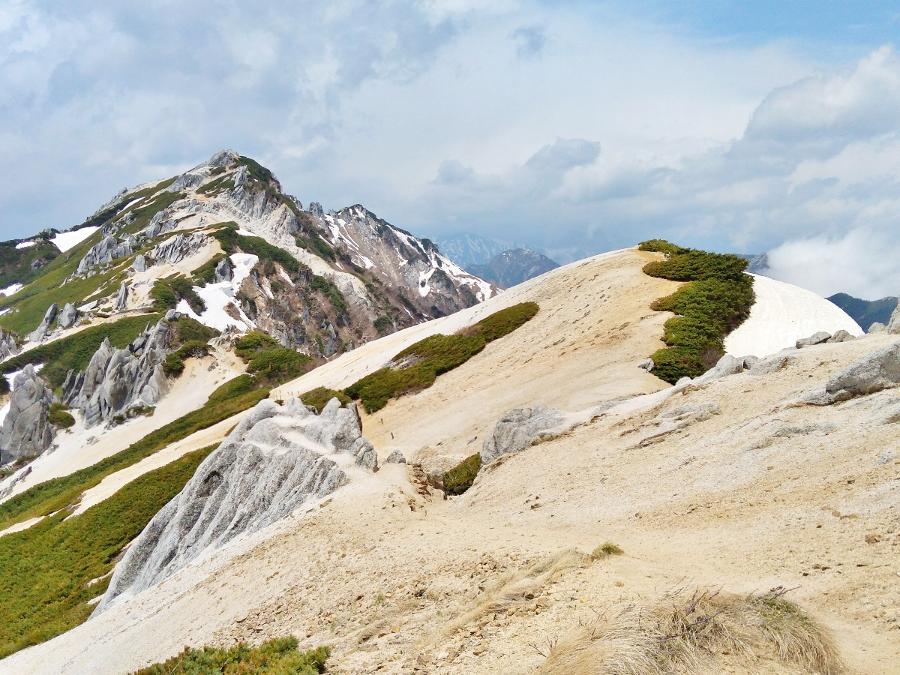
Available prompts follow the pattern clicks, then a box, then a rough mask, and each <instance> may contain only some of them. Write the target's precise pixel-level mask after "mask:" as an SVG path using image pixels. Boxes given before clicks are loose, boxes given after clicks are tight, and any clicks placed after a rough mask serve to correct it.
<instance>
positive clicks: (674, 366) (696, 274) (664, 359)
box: [639, 239, 754, 384]
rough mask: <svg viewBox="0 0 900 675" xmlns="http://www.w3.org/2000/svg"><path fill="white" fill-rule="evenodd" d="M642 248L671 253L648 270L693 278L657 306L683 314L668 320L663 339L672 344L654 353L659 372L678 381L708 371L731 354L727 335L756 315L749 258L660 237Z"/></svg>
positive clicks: (655, 369)
mask: <svg viewBox="0 0 900 675" xmlns="http://www.w3.org/2000/svg"><path fill="white" fill-rule="evenodd" d="M639 248H640V250H642V251H656V252H661V253H664V254H665V255H666V258H665V260H654V261H653V262H649V263H647V264H646V265H644V272H645V273H646V274H649V275H650V276H652V277H659V278H662V279H671V280H672V281H684V282H687V283H685V284H684V285H683V286H682V287H681V288H679V289H678V290H677V291H675V292H674V293H672V295H668V296H666V297H664V298H660V299H658V300H656V301H654V302H653V304H652V305H651V309H654V310H656V311H666V312H674V313H675V314H677V315H678V316H674V317H672V318H671V319H669V320H668V321H666V323H665V327H664V332H663V342H665V343H666V344H667V345H668V347H666V348H665V349H660V350H658V351H657V352H655V353H654V354H653V355H652V356H651V358H652V359H653V364H654V366H653V374H654V375H656V376H657V377H659V378H661V379H663V380H665V381H666V382H671V383H673V384H674V383H675V382H677V381H678V380H679V379H680V378H682V377H685V376H687V377H697V376H698V375H702V374H703V373H705V372H706V371H707V370H709V369H710V368H712V367H713V366H714V365H715V364H716V362H717V361H718V360H719V359H720V358H721V357H722V355H723V354H724V353H725V343H724V341H725V336H726V335H728V334H729V333H730V332H731V331H733V330H734V329H735V328H737V327H738V326H739V325H740V324H741V323H742V322H743V321H744V320H745V319H746V318H747V317H748V316H750V308H751V307H752V306H753V300H754V295H753V277H751V276H750V275H748V274H745V273H744V269H745V268H746V267H747V261H746V260H744V259H743V258H740V257H738V256H736V255H729V254H721V253H708V252H706V251H698V250H696V249H688V248H681V247H680V246H676V245H675V244H671V243H669V242H667V241H662V240H659V239H654V240H651V241H646V242H644V243H642V244H641V245H640V246H639Z"/></svg>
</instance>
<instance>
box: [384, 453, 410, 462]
mask: <svg viewBox="0 0 900 675" xmlns="http://www.w3.org/2000/svg"><path fill="white" fill-rule="evenodd" d="M384 463H385V464H406V457H404V455H403V453H402V452H400V451H399V450H393V451H392V452H391V454H389V455H388V456H387V459H385V460H384Z"/></svg>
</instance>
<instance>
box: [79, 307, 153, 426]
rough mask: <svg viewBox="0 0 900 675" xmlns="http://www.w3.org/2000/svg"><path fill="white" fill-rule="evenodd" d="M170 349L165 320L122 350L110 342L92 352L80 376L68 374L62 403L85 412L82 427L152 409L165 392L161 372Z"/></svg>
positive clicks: (151, 327)
mask: <svg viewBox="0 0 900 675" xmlns="http://www.w3.org/2000/svg"><path fill="white" fill-rule="evenodd" d="M168 346H169V323H168V321H166V320H165V319H163V320H161V321H159V323H157V324H156V325H155V326H148V327H147V329H146V330H145V331H144V332H143V333H142V334H141V335H139V336H137V337H136V338H135V339H134V341H133V342H132V343H131V344H130V345H128V347H127V348H125V349H116V348H115V347H113V346H112V345H111V344H110V342H109V338H106V339H104V340H103V342H102V343H101V345H100V347H99V348H98V349H97V351H96V352H94V355H93V356H92V357H91V360H90V363H88V367H87V369H86V370H85V371H84V372H83V373H76V372H74V371H69V373H68V374H67V375H66V379H65V382H64V383H63V400H64V401H65V403H67V404H68V405H69V406H72V407H75V408H80V409H81V410H82V411H84V423H85V426H88V427H90V426H93V425H95V424H99V423H100V422H102V421H105V420H109V419H111V418H114V417H116V416H118V415H122V416H127V415H128V411H129V409H132V408H135V407H139V406H141V407H143V406H153V405H155V404H156V403H157V402H158V401H159V399H160V398H162V397H163V395H165V393H166V391H167V390H168V381H167V380H166V376H165V373H164V372H163V369H162V363H163V361H164V360H165V358H166V354H167V353H168Z"/></svg>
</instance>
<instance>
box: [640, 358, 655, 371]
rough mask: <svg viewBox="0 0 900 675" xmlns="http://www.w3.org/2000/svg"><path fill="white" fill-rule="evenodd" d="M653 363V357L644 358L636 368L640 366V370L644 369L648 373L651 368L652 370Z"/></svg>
mask: <svg viewBox="0 0 900 675" xmlns="http://www.w3.org/2000/svg"><path fill="white" fill-rule="evenodd" d="M654 365H655V364H654V363H653V359H644V360H643V361H641V362H640V363H639V364H638V368H640V369H641V370H646V371H647V372H648V373H649V372H650V371H651V370H653V366H654Z"/></svg>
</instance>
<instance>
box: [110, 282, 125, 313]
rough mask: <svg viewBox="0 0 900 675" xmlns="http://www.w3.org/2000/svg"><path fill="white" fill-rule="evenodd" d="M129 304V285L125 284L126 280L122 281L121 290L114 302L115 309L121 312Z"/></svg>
mask: <svg viewBox="0 0 900 675" xmlns="http://www.w3.org/2000/svg"><path fill="white" fill-rule="evenodd" d="M127 306H128V286H126V285H125V282H122V285H121V286H119V291H118V292H117V293H116V299H115V301H114V302H113V309H114V310H116V311H117V312H121V311H123V310H124V309H125V307H127Z"/></svg>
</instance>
